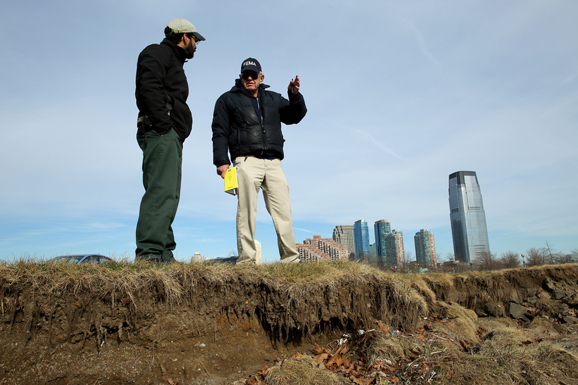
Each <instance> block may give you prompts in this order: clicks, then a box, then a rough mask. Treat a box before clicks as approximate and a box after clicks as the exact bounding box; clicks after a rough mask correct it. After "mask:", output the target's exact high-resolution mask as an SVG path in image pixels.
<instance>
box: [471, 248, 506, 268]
mask: <svg viewBox="0 0 578 385" xmlns="http://www.w3.org/2000/svg"><path fill="white" fill-rule="evenodd" d="M472 263H473V265H474V266H475V267H476V269H478V270H497V269H500V268H501V267H502V263H501V262H500V261H499V260H498V259H497V258H496V254H492V253H490V252H487V251H485V252H483V253H478V254H476V257H475V258H474V260H473V261H472Z"/></svg>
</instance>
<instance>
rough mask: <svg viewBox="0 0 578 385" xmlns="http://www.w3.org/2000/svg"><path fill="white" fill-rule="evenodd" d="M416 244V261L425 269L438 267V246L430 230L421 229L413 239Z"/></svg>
mask: <svg viewBox="0 0 578 385" xmlns="http://www.w3.org/2000/svg"><path fill="white" fill-rule="evenodd" d="M413 240H414V243H415V257H416V258H415V259H416V262H417V263H418V265H420V266H423V267H426V266H427V267H435V266H436V262H437V261H436V245H435V242H434V235H433V233H432V232H431V231H429V230H428V229H421V230H420V231H419V232H418V233H415V235H414V237H413Z"/></svg>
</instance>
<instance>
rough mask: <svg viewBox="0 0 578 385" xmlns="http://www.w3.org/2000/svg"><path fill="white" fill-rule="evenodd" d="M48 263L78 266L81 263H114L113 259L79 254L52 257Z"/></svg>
mask: <svg viewBox="0 0 578 385" xmlns="http://www.w3.org/2000/svg"><path fill="white" fill-rule="evenodd" d="M49 262H68V263H70V264H72V265H79V264H81V263H95V264H98V263H106V262H114V259H112V258H109V257H105V256H104V255H99V254H80V255H62V256H60V257H54V258H52V259H51V260H50V261H49Z"/></svg>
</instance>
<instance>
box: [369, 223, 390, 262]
mask: <svg viewBox="0 0 578 385" xmlns="http://www.w3.org/2000/svg"><path fill="white" fill-rule="evenodd" d="M373 231H374V233H375V248H376V250H375V252H376V255H377V256H378V257H381V260H382V261H384V260H385V236H386V235H387V234H389V233H390V232H391V224H390V223H389V221H387V220H385V219H382V220H380V221H377V222H375V223H374V224H373Z"/></svg>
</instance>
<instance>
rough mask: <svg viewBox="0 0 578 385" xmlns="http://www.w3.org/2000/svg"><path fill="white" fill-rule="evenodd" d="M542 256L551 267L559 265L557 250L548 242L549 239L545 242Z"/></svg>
mask: <svg viewBox="0 0 578 385" xmlns="http://www.w3.org/2000/svg"><path fill="white" fill-rule="evenodd" d="M542 254H543V255H544V259H545V262H546V263H549V264H550V265H553V264H555V263H558V262H557V261H556V259H557V253H556V250H554V248H553V247H552V245H550V242H548V240H547V239H546V241H545V242H544V247H543V248H542Z"/></svg>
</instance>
